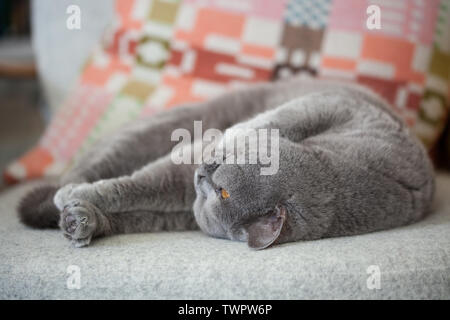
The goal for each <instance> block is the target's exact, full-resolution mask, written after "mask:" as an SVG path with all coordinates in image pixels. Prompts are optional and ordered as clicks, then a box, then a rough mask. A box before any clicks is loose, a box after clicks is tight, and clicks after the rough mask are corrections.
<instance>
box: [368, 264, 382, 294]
mask: <svg viewBox="0 0 450 320" xmlns="http://www.w3.org/2000/svg"><path fill="white" fill-rule="evenodd" d="M367 274H368V275H369V277H367V281H366V285H367V289H369V290H379V289H381V270H380V266H377V265H371V266H368V267H367Z"/></svg>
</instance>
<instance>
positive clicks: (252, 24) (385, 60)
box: [5, 0, 450, 182]
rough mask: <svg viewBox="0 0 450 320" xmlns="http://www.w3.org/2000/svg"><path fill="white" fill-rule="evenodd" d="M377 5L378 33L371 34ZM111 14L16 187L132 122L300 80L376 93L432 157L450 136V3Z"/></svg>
mask: <svg viewBox="0 0 450 320" xmlns="http://www.w3.org/2000/svg"><path fill="white" fill-rule="evenodd" d="M371 5H377V6H378V7H379V8H380V13H381V16H380V18H381V19H380V23H381V28H380V29H373V30H369V28H368V27H367V24H366V23H367V20H368V19H371V14H372V13H371V12H372V11H370V10H368V7H369V6H371ZM116 11H117V17H118V21H117V23H116V27H115V28H114V29H113V30H112V31H111V32H109V33H108V34H107V36H105V42H104V43H103V45H102V46H101V47H100V48H98V49H96V50H95V51H94V53H93V54H92V56H91V58H90V59H89V61H88V62H87V63H86V66H85V68H84V69H83V71H82V73H81V75H80V79H79V82H78V85H77V86H76V88H75V90H74V91H73V93H72V94H71V95H70V96H69V97H68V99H67V101H66V103H65V105H64V106H63V107H62V108H61V109H60V111H59V112H58V113H57V114H56V115H55V116H54V118H53V120H52V122H51V123H50V125H49V127H48V128H47V130H46V132H45V134H44V135H43V137H42V138H41V139H40V141H39V143H38V145H37V146H36V147H35V148H34V149H32V150H31V151H29V152H28V153H27V154H26V155H24V156H23V157H22V158H21V159H19V160H17V161H15V162H14V163H13V164H11V165H10V166H9V167H8V169H7V171H6V173H5V177H6V179H7V180H8V181H9V182H13V181H18V180H25V179H30V178H37V177H41V176H48V175H56V174H60V173H61V172H62V171H63V170H64V169H66V168H67V167H68V165H70V163H71V162H72V161H73V160H74V159H76V158H77V157H78V156H79V155H80V154H82V153H83V152H84V151H85V150H86V149H87V148H88V147H89V146H90V145H91V144H92V143H93V142H94V141H95V140H97V139H98V138H99V137H101V136H103V135H105V134H107V133H108V132H110V131H111V130H114V129H115V128H117V127H118V126H120V125H122V124H124V123H126V122H129V121H131V120H132V119H134V118H137V117H142V116H148V115H151V114H153V113H155V112H158V111H160V110H163V109H165V108H170V107H172V106H176V105H178V104H181V103H185V102H191V101H201V100H205V99H208V98H210V97H212V96H214V95H217V94H219V93H221V92H223V91H225V90H227V89H228V88H229V87H230V86H236V85H239V84H241V83H245V82H256V81H269V80H273V79H277V78H280V77H283V76H285V75H286V74H290V73H293V72H299V71H302V70H307V71H312V72H313V73H316V74H317V75H318V76H320V77H328V78H330V77H331V78H343V79H350V80H353V81H356V82H358V83H362V84H365V85H367V86H369V87H371V88H373V89H374V90H376V91H378V92H379V93H380V94H382V95H383V96H384V97H385V98H386V99H387V100H389V101H390V102H391V103H392V104H393V106H394V108H395V109H396V111H397V112H398V113H399V114H400V115H401V116H402V117H403V118H404V119H405V120H406V121H407V123H408V124H409V125H410V126H411V127H412V129H413V130H414V132H416V133H417V135H418V136H419V137H420V138H421V139H422V141H423V142H424V143H425V144H426V146H427V147H429V148H431V147H432V146H433V145H434V144H435V142H436V141H437V139H438V138H439V136H440V134H441V132H442V129H443V127H444V125H445V122H446V119H447V113H448V110H447V106H448V103H449V91H450V86H449V83H450V0H404V1H384V0H280V1H273V0H226V1H223V0H211V1H203V0H184V1H176V0H153V1H150V0H135V1H128V0H118V1H117V2H116ZM368 12H369V13H368Z"/></svg>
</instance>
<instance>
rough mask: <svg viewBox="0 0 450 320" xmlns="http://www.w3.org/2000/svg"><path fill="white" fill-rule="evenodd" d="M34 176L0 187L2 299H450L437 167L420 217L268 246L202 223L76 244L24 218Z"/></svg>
mask: <svg viewBox="0 0 450 320" xmlns="http://www.w3.org/2000/svg"><path fill="white" fill-rule="evenodd" d="M32 185H33V184H27V185H23V186H19V187H16V188H14V189H9V190H7V191H6V192H4V193H3V194H2V195H1V196H0V298H2V299H15V298H20V299H24V298H25V299H41V298H45V299H51V298H55V299H86V298H105V299H116V298H125V299H129V298H150V299H195V298H198V299H307V298H313V299H316V298H325V299H337V298H344V299H348V298H350V299H363V298H369V299H372V298H381V299H392V298H400V299H403V298H419V299H422V298H445V299H450V197H449V194H450V176H449V175H447V174H442V173H441V174H439V175H438V178H437V197H436V201H435V210H434V212H433V213H432V214H431V215H430V216H429V217H428V218H426V219H425V220H424V221H422V222H420V223H417V224H414V225H410V226H407V227H403V228H399V229H395V230H390V231H384V232H377V233H372V234H366V235H362V236H355V237H346V238H335V239H326V240H320V241H311V242H298V243H291V244H285V245H281V246H276V247H273V248H270V249H267V250H263V251H251V250H249V249H248V248H247V246H246V244H245V243H237V242H232V241H228V240H218V239H212V238H209V237H207V236H206V235H204V234H202V233H200V232H179V233H156V234H135V235H122V236H114V237H110V238H104V239H100V240H97V241H95V242H94V243H93V244H92V245H91V246H89V247H86V248H82V249H76V248H72V247H70V246H69V243H68V242H67V241H66V240H65V239H64V238H63V236H62V234H61V233H60V232H58V231H56V230H51V231H39V230H32V229H28V228H26V227H25V226H23V225H21V224H20V223H19V222H18V220H17V217H16V213H15V209H14V208H15V206H16V203H17V200H18V198H19V197H20V196H21V195H22V194H23V193H24V192H25V191H26V190H27V189H29V188H30V187H31V186H32ZM70 265H76V266H78V267H79V268H80V269H79V270H80V279H81V288H80V289H68V287H67V281H68V280H69V279H71V278H70V277H71V276H70V274H69V273H67V268H68V267H69V266H70ZM370 266H377V267H376V268H379V270H380V288H379V289H369V288H368V286H367V280H368V278H369V277H371V275H370V274H368V268H369V267H370ZM369 270H370V269H369ZM370 283H372V282H370Z"/></svg>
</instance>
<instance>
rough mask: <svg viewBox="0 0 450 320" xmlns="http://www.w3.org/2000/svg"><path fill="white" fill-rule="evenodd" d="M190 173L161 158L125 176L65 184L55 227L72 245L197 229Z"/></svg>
mask: <svg viewBox="0 0 450 320" xmlns="http://www.w3.org/2000/svg"><path fill="white" fill-rule="evenodd" d="M195 169H196V165H188V164H186V165H185V164H181V165H176V164H174V163H173V162H172V160H171V158H170V156H166V157H164V158H161V159H159V160H157V161H155V162H153V163H150V164H149V165H147V166H145V167H143V168H142V169H140V170H138V171H136V172H135V173H133V174H132V175H130V176H122V177H119V178H112V179H106V180H100V181H97V182H94V183H81V184H71V185H67V186H65V187H63V188H61V189H60V190H59V191H58V192H57V193H56V195H55V199H54V200H55V204H56V206H57V207H58V209H59V210H61V212H62V213H61V218H60V222H59V225H60V228H61V229H62V231H63V232H64V234H65V236H66V237H67V238H69V239H70V240H71V241H72V243H73V244H74V245H75V246H85V245H87V244H89V242H90V241H91V239H92V238H93V237H100V236H107V235H112V234H119V233H134V232H150V231H160V230H191V229H194V228H197V225H196V223H195V218H194V215H193V213H192V204H193V202H194V200H195V189H194V183H193V179H194V172H195Z"/></svg>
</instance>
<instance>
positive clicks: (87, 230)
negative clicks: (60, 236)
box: [59, 199, 99, 248]
mask: <svg viewBox="0 0 450 320" xmlns="http://www.w3.org/2000/svg"><path fill="white" fill-rule="evenodd" d="M97 214H99V212H98V209H97V208H96V207H95V206H94V205H92V204H90V203H89V202H87V201H84V200H78V199H73V200H69V201H68V202H67V203H66V204H65V205H64V208H63V210H62V212H61V216H60V220H59V226H60V228H61V230H62V231H63V233H64V236H65V237H66V238H67V239H69V240H70V241H71V242H72V244H73V246H75V247H77V248H79V247H84V246H87V245H89V243H90V242H91V239H92V236H93V235H94V233H95V231H96V229H97V227H98V217H97Z"/></svg>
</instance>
